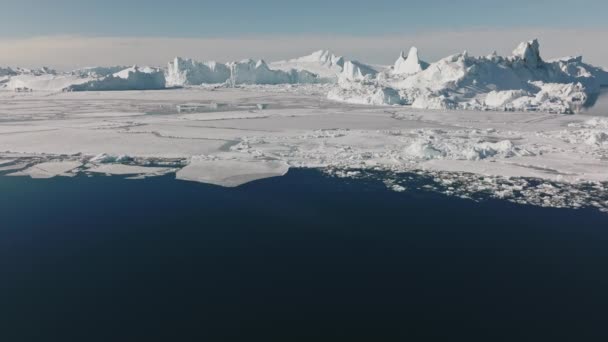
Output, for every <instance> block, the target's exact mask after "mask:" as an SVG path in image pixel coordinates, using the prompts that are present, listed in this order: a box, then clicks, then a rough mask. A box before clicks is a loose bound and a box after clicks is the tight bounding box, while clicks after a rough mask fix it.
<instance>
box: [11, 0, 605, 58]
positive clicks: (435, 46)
mask: <svg viewBox="0 0 608 342" xmlns="http://www.w3.org/2000/svg"><path fill="white" fill-rule="evenodd" d="M2 2H3V4H2V7H1V18H2V19H1V20H0V65H16V64H20V63H21V64H22V65H23V66H31V65H32V64H37V65H42V64H44V65H49V66H55V67H60V68H68V67H70V66H74V67H76V66H83V64H87V65H91V64H90V63H94V64H100V65H111V64H135V63H138V64H161V63H162V64H164V63H166V61H167V58H171V57H169V56H177V55H181V56H184V57H192V58H196V59H218V60H224V61H227V60H233V59H240V58H245V57H256V58H265V59H268V60H274V59H283V58H288V57H295V56H298V55H301V54H303V53H304V54H305V53H310V52H312V51H313V50H318V49H321V48H324V49H332V50H338V51H336V53H338V54H344V55H349V57H350V54H352V55H354V56H352V57H353V58H360V59H364V58H365V59H366V61H369V62H374V63H389V62H390V61H391V60H392V59H394V58H395V56H396V55H398V53H399V51H400V50H403V49H407V48H408V47H409V46H408V45H412V44H417V45H419V47H422V49H421V54H422V55H423V57H426V58H427V59H429V60H434V59H437V58H440V57H443V56H445V55H446V54H449V53H454V52H459V51H460V50H462V49H467V50H469V51H470V52H473V53H476V52H478V53H480V54H481V53H489V52H491V51H492V50H497V51H499V52H503V51H505V52H509V51H510V50H511V49H512V48H513V47H514V46H515V45H516V44H517V43H518V42H519V41H523V40H528V39H532V38H536V37H538V38H541V39H544V40H545V41H546V42H545V43H543V41H541V45H543V46H544V47H545V48H546V49H547V52H548V53H550V54H553V53H555V54H557V53H564V52H565V53H566V54H584V55H585V56H587V57H588V58H589V59H590V60H591V61H593V62H595V63H598V64H601V65H604V66H608V48H607V47H603V46H602V45H606V44H605V43H603V42H605V41H606V38H608V35H606V33H607V32H608V20H606V16H607V15H608V1H606V0H577V1H571V0H550V1H547V0H536V1H534V0H510V1H504V0H503V1H491V0H485V1H482V0H460V1H453V0H452V1H448V0H434V1H433V0H427V1H424V0H419V1H406V0H376V1H369V0H367V1H359V0H350V1H343V0H324V1H319V0H301V1H287V0H281V1H279V0H255V1H253V0H223V1H222V0H213V1H200V0H199V1H195V0H172V1H167V0H145V1H143V0H140V1H133V0H103V1H98V0H53V1H48V0H2ZM488 33H492V34H495V35H494V36H490V35H489V34H488ZM598 39H599V40H598ZM560 40H561V41H560ZM201 44H204V45H205V46H201ZM233 44H239V46H238V47H235V46H233ZM260 44H261V45H260ZM568 46H572V50H573V51H572V52H569V53H568V52H566V51H563V50H565V49H564V47H568ZM168 49H171V50H168ZM245 50H247V51H245ZM553 57H555V56H553ZM370 59H371V60H370Z"/></svg>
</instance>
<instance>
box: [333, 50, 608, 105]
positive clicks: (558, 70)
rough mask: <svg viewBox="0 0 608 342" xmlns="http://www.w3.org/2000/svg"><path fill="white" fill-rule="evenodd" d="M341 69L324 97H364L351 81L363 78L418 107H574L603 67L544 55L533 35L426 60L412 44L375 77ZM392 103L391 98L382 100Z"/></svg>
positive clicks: (601, 81)
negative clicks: (481, 53) (513, 44)
mask: <svg viewBox="0 0 608 342" xmlns="http://www.w3.org/2000/svg"><path fill="white" fill-rule="evenodd" d="M346 71H348V72H346ZM345 73H346V75H345V77H344V80H343V81H342V82H339V83H338V84H337V87H339V88H341V89H340V90H339V91H336V90H334V91H332V92H330V95H329V98H330V99H332V100H340V98H342V100H344V101H345V102H353V101H354V102H358V103H366V102H368V101H366V99H365V98H366V97H367V93H370V91H367V92H365V94H363V93H361V92H360V90H359V89H360V88H361V87H358V86H355V85H353V84H352V83H365V87H366V88H370V87H376V88H377V89H384V90H385V91H386V89H392V90H393V91H395V92H398V93H399V94H400V97H401V101H400V102H401V103H403V104H410V105H412V106H413V107H416V108H423V109H476V110H518V111H543V112H552V113H577V112H579V111H581V110H582V109H583V108H585V107H588V106H590V105H593V103H594V101H595V100H596V99H597V96H598V94H599V92H600V88H601V87H602V86H607V85H608V72H606V71H605V70H603V69H601V68H598V67H594V66H592V65H589V64H587V63H584V62H583V60H582V58H581V57H568V58H562V59H556V60H552V61H544V60H543V59H542V58H541V55H540V44H539V42H538V40H532V41H528V42H524V43H521V44H519V45H518V46H517V48H516V49H515V50H514V51H513V54H512V56H508V57H501V56H497V55H496V54H492V55H490V56H485V57H473V56H470V55H469V54H468V53H467V52H464V53H460V54H455V55H452V56H449V57H446V58H443V59H441V60H439V61H437V62H435V63H432V64H430V65H428V66H426V65H425V64H424V63H423V62H421V61H420V60H419V59H418V52H417V49H415V48H412V49H411V50H410V53H409V54H408V57H405V56H404V54H402V55H401V56H400V58H399V59H398V60H397V62H396V63H395V66H393V68H392V72H383V73H380V74H378V75H377V77H376V78H375V79H370V77H363V76H362V75H361V73H360V72H359V71H358V70H357V69H356V68H349V69H348V70H346V68H345ZM348 92H351V94H347V93H348ZM336 93H340V94H342V96H340V97H337V96H335V94H336ZM357 96H362V97H363V98H362V99H360V100H356V99H355V97H357ZM394 103H395V101H394V99H392V98H391V99H389V100H388V102H386V103H384V104H394Z"/></svg>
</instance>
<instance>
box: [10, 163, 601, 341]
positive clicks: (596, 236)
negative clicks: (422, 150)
mask: <svg viewBox="0 0 608 342" xmlns="http://www.w3.org/2000/svg"><path fill="white" fill-rule="evenodd" d="M0 194H1V195H0V224H1V227H2V228H1V229H0V341H7V342H14V341H87V342H89V341H228V340H232V341H407V340H412V341H460V340H466V341H549V340H551V341H556V340H570V341H605V340H606V338H608V328H607V325H606V322H607V319H608V215H606V214H601V213H599V212H597V211H595V210H579V211H574V210H563V209H542V208H536V207H529V206H521V205H515V204H510V203H506V202H501V201H493V200H488V201H484V202H481V203H475V202H472V201H468V200H462V199H457V198H453V197H446V196H443V195H440V194H436V193H431V192H421V191H411V192H405V193H396V192H391V191H388V190H386V189H385V186H384V185H383V184H382V183H381V182H380V181H375V180H358V181H352V180H341V179H335V178H329V177H326V176H324V175H322V174H321V173H319V172H317V171H312V170H292V171H290V173H289V174H288V175H287V176H285V177H281V178H274V179H267V180H262V181H258V182H254V183H250V184H247V185H245V186H242V187H240V188H237V189H223V188H219V187H214V186H209V185H204V184H195V183H187V182H180V181H175V180H173V179H171V177H170V176H168V177H161V178H152V179H147V180H138V181H134V180H124V179H121V178H117V177H91V178H87V177H84V176H83V177H77V178H74V179H66V178H57V179H51V180H31V179H26V178H12V177H0Z"/></svg>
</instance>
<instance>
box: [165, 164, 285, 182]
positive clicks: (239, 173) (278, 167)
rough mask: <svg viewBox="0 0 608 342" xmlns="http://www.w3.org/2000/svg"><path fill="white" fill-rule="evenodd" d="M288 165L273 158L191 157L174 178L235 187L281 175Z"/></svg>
mask: <svg viewBox="0 0 608 342" xmlns="http://www.w3.org/2000/svg"><path fill="white" fill-rule="evenodd" d="M288 170H289V166H288V165H287V164H286V163H285V162H283V161H274V160H236V159H230V160H222V159H215V160H209V159H205V158H201V157H193V158H192V159H191V160H190V164H188V166H186V167H184V168H183V169H181V170H179V171H178V172H177V175H176V178H177V179H181V180H187V181H194V182H201V183H208V184H215V185H220V186H225V187H237V186H239V185H242V184H245V183H249V182H252V181H254V180H258V179H263V178H269V177H276V176H283V175H285V174H286V173H287V171H288Z"/></svg>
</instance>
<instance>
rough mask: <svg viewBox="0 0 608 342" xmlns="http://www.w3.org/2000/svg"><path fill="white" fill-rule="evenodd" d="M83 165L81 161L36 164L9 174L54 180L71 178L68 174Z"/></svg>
mask: <svg viewBox="0 0 608 342" xmlns="http://www.w3.org/2000/svg"><path fill="white" fill-rule="evenodd" d="M81 165H82V163H81V162H79V161H50V162H44V163H40V164H36V165H34V166H32V167H30V168H28V169H25V170H23V171H19V172H16V173H12V174H9V176H29V177H31V178H41V179H44V178H53V177H57V176H70V175H69V174H68V173H69V172H70V171H72V170H74V169H77V168H79V167H80V166H81Z"/></svg>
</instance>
